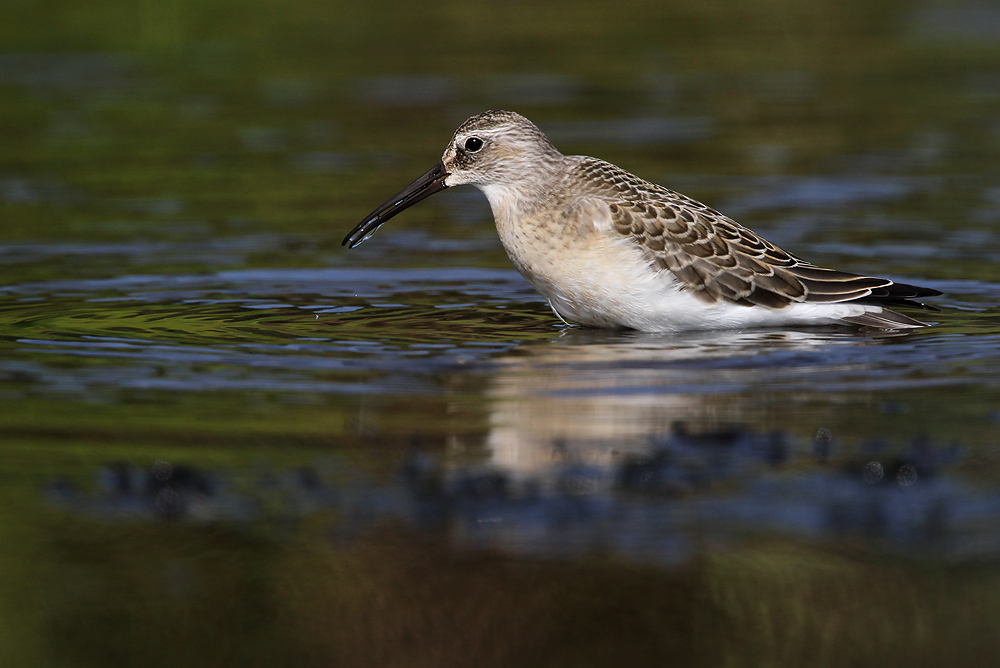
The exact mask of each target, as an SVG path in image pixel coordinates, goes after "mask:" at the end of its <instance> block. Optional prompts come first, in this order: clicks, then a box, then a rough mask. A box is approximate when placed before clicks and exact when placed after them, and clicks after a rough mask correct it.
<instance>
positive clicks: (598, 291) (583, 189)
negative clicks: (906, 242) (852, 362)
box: [343, 110, 941, 333]
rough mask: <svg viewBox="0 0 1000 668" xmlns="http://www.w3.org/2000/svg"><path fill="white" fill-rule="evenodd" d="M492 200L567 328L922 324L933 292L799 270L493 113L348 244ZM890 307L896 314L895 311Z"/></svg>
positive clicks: (743, 233) (678, 198) (502, 232)
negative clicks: (463, 201)
mask: <svg viewBox="0 0 1000 668" xmlns="http://www.w3.org/2000/svg"><path fill="white" fill-rule="evenodd" d="M463 184H471V185H473V186H475V187H477V188H478V189H479V190H481V191H482V192H483V193H484V194H485V195H486V198H487V199H488V200H489V203H490V207H491V209H492V211H493V217H494V219H495V222H496V228H497V233H498V234H499V236H500V241H501V243H502V244H503V247H504V249H505V250H506V251H507V255H508V256H509V257H510V259H511V261H512V262H513V263H514V266H515V267H516V268H517V270H518V271H519V272H520V273H521V274H522V275H523V276H524V278H525V279H527V281H528V282H529V283H530V284H531V285H532V286H533V287H534V288H535V289H536V290H537V291H538V292H540V293H541V294H542V296H543V297H545V299H546V300H547V301H548V303H549V306H550V307H551V308H552V311H553V312H554V313H555V315H556V317H558V318H559V319H560V320H562V321H563V322H564V323H567V324H577V325H583V326H589V327H597V328H609V329H633V330H639V331H643V332H661V333H670V332H682V331H688V330H718V329H751V328H760V327H789V326H792V327H794V326H812V325H819V326H827V325H850V326H854V327H855V328H862V329H871V330H889V331H908V330H913V329H916V328H920V327H926V326H928V323H925V322H922V321H920V320H916V319H914V318H911V317H909V316H907V315H904V314H902V313H898V312H897V311H895V310H892V309H893V308H895V307H914V308H923V309H928V310H937V309H935V308H934V307H933V306H929V305H927V304H924V303H922V302H921V301H919V300H920V299H922V298H924V297H932V296H935V295H940V294H941V292H940V291H938V290H934V289H932V288H924V287H918V286H914V285H907V284H905V283H897V282H894V281H891V280H889V279H887V278H878V277H874V276H865V275H860V274H853V273H848V272H843V271H837V270H834V269H827V268H824V267H820V266H817V265H814V264H812V263H810V262H807V261H805V260H803V259H801V258H799V257H797V256H795V255H793V254H791V253H789V252H787V251H785V250H782V249H781V248H779V247H778V246H776V245H775V244H773V243H771V242H769V241H767V240H766V239H764V238H763V237H761V236H760V235H758V234H756V233H754V232H753V231H751V230H750V229H748V228H746V227H744V226H743V225H740V224H739V223H737V222H736V221H734V220H732V219H731V218H729V217H727V216H725V215H723V214H722V213H719V212H718V211H716V210H715V209H712V208H710V207H708V206H706V205H705V204H702V203H701V202H698V201H696V200H694V199H692V198H690V197H687V196H685V195H682V194H680V193H678V192H675V191H673V190H670V189H668V188H666V187H664V186H661V185H657V184H655V183H651V182H649V181H646V180H644V179H641V178H639V177H638V176H635V175H634V174H631V173H630V172H628V171H626V170H624V169H622V168H621V167H617V166H616V165H613V164H611V163H609V162H605V161H604V160H599V159H597V158H592V157H588V156H579V155H564V154H562V153H561V152H560V151H559V150H558V149H556V147H555V146H554V145H553V144H552V142H551V141H550V140H549V139H548V137H547V136H546V135H545V134H544V133H543V132H542V131H541V130H540V129H539V128H538V127H537V126H536V125H535V124H534V123H532V122H531V121H530V120H528V119H527V118H525V117H524V116H522V115H520V114H518V113H516V112H513V111H505V110H490V111H485V112H483V113H480V114H477V115H475V116H472V117H471V118H469V119H468V120H466V121H465V122H464V123H462V124H461V125H460V126H459V127H458V129H457V130H455V133H454V135H453V136H452V138H451V141H450V142H449V143H448V146H447V148H445V150H444V154H443V155H442V157H441V160H440V161H439V162H438V163H437V164H436V165H434V166H433V167H432V168H431V169H429V170H428V171H427V172H425V173H424V174H423V175H421V176H419V177H418V178H417V179H416V180H414V181H413V182H412V183H411V184H410V185H408V186H407V187H405V188H404V189H403V190H401V191H400V192H398V193H397V194H396V195H394V196H392V197H390V198H389V199H388V200H386V201H385V202H384V203H383V204H382V205H381V206H379V207H377V208H376V209H375V210H374V211H372V212H371V214H369V215H368V216H367V217H365V218H364V220H362V221H361V222H360V223H359V224H358V225H357V226H356V227H355V228H354V229H353V230H351V232H350V233H349V234H348V235H347V236H346V237H345V238H344V242H343V245H344V246H348V247H350V248H354V247H355V246H357V245H358V244H360V243H362V242H363V241H365V240H366V239H368V238H370V237H371V236H372V235H373V234H375V232H376V231H377V230H378V229H379V227H381V226H382V224H384V223H385V222H386V221H388V220H389V219H390V218H392V217H393V216H395V215H397V214H399V213H400V212H402V211H404V210H405V209H407V208H409V207H410V206H412V205H414V204H416V203H417V202H419V201H421V200H423V199H425V198H427V197H430V196H431V195H433V194H434V193H437V192H440V191H442V190H444V189H446V188H451V187H454V186H459V185H463ZM890 307H892V308H890Z"/></svg>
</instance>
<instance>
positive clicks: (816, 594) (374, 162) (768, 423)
mask: <svg viewBox="0 0 1000 668" xmlns="http://www.w3.org/2000/svg"><path fill="white" fill-rule="evenodd" d="M383 4H384V5H385V6H382V5H378V6H375V5H373V6H370V7H368V6H366V7H365V8H356V9H354V10H350V11H348V10H346V9H344V8H342V7H332V6H330V7H327V6H320V5H316V4H315V3H307V2H291V3H286V4H285V5H283V7H282V9H281V10H280V11H276V10H275V8H274V7H272V6H271V5H270V4H269V3H267V2H263V1H256V0H255V1H252V2H247V3H241V5H240V7H239V8H238V9H237V8H234V7H232V6H231V4H230V3H227V2H224V1H222V0H218V1H213V2H207V3H205V2H203V3H188V2H184V1H183V0H172V1H171V2H165V3H147V2H137V3H135V4H134V5H133V6H132V7H131V9H130V10H129V11H125V10H124V9H123V8H122V7H120V6H118V5H117V4H115V3H92V4H91V5H89V6H88V7H87V8H72V7H69V6H67V7H61V8H54V9H53V8H42V7H41V6H40V5H38V4H37V3H33V2H30V1H27V2H19V3H15V4H14V5H12V7H11V8H10V9H9V10H8V11H10V13H11V19H10V20H9V21H5V22H3V23H4V24H5V25H7V26H8V27H7V28H0V90H2V95H0V137H2V138H3V152H2V155H0V221H2V222H0V400H2V401H0V449H2V456H3V462H4V463H3V465H0V495H2V496H3V503H0V544H2V545H3V546H4V547H3V548H0V618H2V619H4V620H5V621H4V624H3V625H0V663H2V665H4V666H8V665H10V666H20V665H32V666H36V665H46V666H47V665H52V666H63V665H67V666H68V665H74V666H75V665H95V666H97V665H100V666H133V665H150V664H152V665H164V666H175V665H180V664H185V663H186V664H190V665H234V664H237V663H238V664H240V665H275V664H278V663H280V664H282V665H284V664H294V665H331V664H336V665H359V666H372V665H420V664H428V665H452V664H454V665H470V664H476V665H566V664H578V665H606V664H608V663H610V662H612V661H614V662H616V663H621V662H629V663H633V664H637V665H645V664H655V665H663V663H664V662H665V661H667V660H669V661H671V662H674V663H684V664H690V665H699V666H704V665H723V664H725V665H763V664H770V665H773V664H785V665H805V664H808V665H838V666H839V665H845V664H846V663H852V664H859V665H874V664H876V663H877V664H881V665H895V664H908V665H909V664H935V665H937V664H941V663H944V662H945V661H948V662H949V663H951V662H958V661H963V660H965V661H966V662H969V663H982V662H983V659H984V657H992V656H995V654H996V652H997V650H998V647H997V643H996V640H995V638H996V637H997V634H996V628H995V626H996V624H995V622H994V621H993V620H995V619H996V618H997V614H998V613H1000V583H998V579H997V578H998V575H1000V570H998V558H1000V538H998V537H1000V458H998V455H997V445H998V435H1000V381H998V379H1000V307H998V306H997V304H998V302H1000V271H998V269H997V267H998V266H1000V265H998V262H1000V227H998V223H1000V194H998V193H1000V172H998V169H997V165H998V164H1000V95H998V94H997V91H998V90H1000V88H998V86H997V82H998V79H997V76H996V73H995V72H996V69H997V67H998V66H1000V51H998V50H997V49H996V46H995V42H996V40H995V39H991V36H992V35H993V34H994V33H995V32H996V26H995V24H996V21H995V20H994V19H995V16H994V14H995V12H992V10H990V9H988V8H983V7H978V6H977V7H967V8H966V7H962V6H955V7H945V6H943V5H942V6H940V7H939V6H937V5H935V6H933V7H931V6H925V5H923V4H917V3H905V2H904V3H895V4H891V5H889V4H881V3H874V4H873V3H848V4H846V5H845V4H843V3H826V4H823V3H820V4H816V3H813V4H812V5H810V10H809V11H808V12H806V11H804V10H803V8H801V7H798V6H793V5H787V6H786V4H784V3H779V4H778V5H774V6H768V7H754V8H750V7H746V8H740V7H735V8H733V9H732V10H725V11H723V10H716V9H712V8H705V7H702V6H701V5H695V4H694V3H690V4H689V5H688V4H683V3H682V4H679V5H678V4H676V3H675V4H672V5H671V6H669V7H659V6H655V7H654V6H652V5H649V6H647V5H645V4H642V5H639V4H636V5H635V6H633V5H632V4H630V3H625V5H622V4H621V3H617V4H616V5H615V6H614V7H608V6H605V5H603V4H600V3H579V6H578V9H577V10H575V12H574V15H573V17H567V16H565V15H564V14H563V13H562V12H561V11H557V10H556V9H555V8H548V7H541V6H539V7H531V8H530V10H529V8H525V7H521V6H520V5H518V4H517V3H513V4H512V3H501V4H499V5H493V4H483V5H468V4H467V3H466V4H462V3H445V4H443V5H440V7H439V9H438V10H435V11H433V12H431V11H428V10H427V9H426V8H423V7H418V6H412V7H411V6H404V5H398V4H393V3H383ZM390 5H391V6H390ZM640 14H641V20H639V19H638V17H639V16H640ZM431 44H433V45H434V48H430V47H429V46H428V45H431ZM581 45H586V46H585V48H584V47H582V46H581ZM491 107H508V108H514V109H516V110H517V111H520V112H522V113H524V114H525V115H527V116H528V117H529V118H532V119H533V120H535V121H537V122H538V123H539V125H540V126H541V127H543V128H544V129H546V130H547V131H548V132H549V133H550V134H551V136H552V138H553V139H554V140H555V141H556V143H557V144H558V145H559V146H560V147H561V148H563V149H564V150H566V151H567V152H578V153H585V154H591V155H597V156H599V157H602V158H605V159H608V160H611V161H613V162H616V163H618V164H621V165H622V166H623V167H625V168H627V169H630V170H631V171H633V172H635V173H637V174H639V175H641V176H643V177H646V178H648V179H650V180H654V181H657V182H660V183H663V184H665V185H667V186H669V187H671V188H674V189H676V190H679V191H681V192H685V193H687V194H690V195H692V196H694V197H697V198H699V199H702V200H704V201H706V202H707V203H709V204H710V205H712V206H714V207H716V208H718V209H720V210H722V211H724V212H726V213H729V214H731V215H732V216H734V217H736V218H737V219H738V220H740V221H741V222H743V223H745V224H747V225H749V226H750V227H752V228H753V229H755V230H757V231H759V232H761V233H762V234H764V235H765V236H766V237H767V238H768V239H770V240H772V241H774V242H776V243H778V244H780V245H782V246H784V247H786V248H787V249H788V250H790V251H792V252H794V253H796V254H797V255H800V256H802V257H805V258H807V259H809V260H811V261H814V262H816V263H818V264H824V265H829V266H835V267H837V268H841V269H844V270H848V271H857V272H861V273H873V274H876V275H886V276H889V277H892V278H897V279H901V280H904V281H907V282H912V283H915V284H918V285H926V286H928V287H933V288H937V289H939V290H941V291H943V292H944V295H943V296H942V297H940V298H937V299H935V300H934V304H935V305H936V306H938V307H939V308H940V309H941V310H940V311H939V312H925V313H921V314H915V315H918V317H922V318H923V319H926V320H931V321H933V322H934V323H935V325H934V326H933V327H931V328H927V329H924V330H921V331H917V332H913V333H910V334H906V335H900V336H872V335H866V334H863V333H859V332H856V331H853V330H851V329H849V328H844V329H839V328H827V329H796V330H776V331H746V332H714V333H690V334H684V335H674V336H661V335H648V334H640V333H635V332H602V331H593V330H585V329H581V328H571V327H566V326H564V325H563V324H562V323H560V322H559V321H558V320H557V319H556V318H555V317H554V316H553V315H552V313H551V311H550V310H549V309H548V307H547V305H546V304H545V303H544V301H543V300H542V299H541V298H540V297H539V296H538V295H537V294H536V293H535V292H534V291H533V290H532V289H531V287H530V286H529V285H528V284H527V283H526V282H525V281H524V280H523V279H522V278H521V277H520V276H519V275H518V274H517V272H516V271H514V270H513V268H512V267H511V265H510V263H509V261H508V260H507V258H506V256H505V254H504V253H503V250H502V248H501V247H500V245H499V242H498V241H497V238H496V233H495V231H494V230H493V227H492V221H491V216H490V212H489V208H488V206H487V204H486V202H485V199H484V198H483V197H482V196H481V195H480V194H479V193H478V192H477V191H475V190H472V189H468V190H466V189H455V190H449V191H447V192H445V193H442V194H440V195H437V196H435V197H434V198H432V199H430V200H428V201H426V202H423V203H421V204H420V205H418V206H416V207H414V208H413V209H410V210H408V211H407V212H406V213H405V214H404V215H402V216H399V217H397V218H395V219H393V220H392V221H391V222H390V223H389V224H388V225H387V226H385V227H384V228H382V229H381V230H380V232H379V233H378V235H377V236H375V237H374V238H372V239H371V240H369V241H368V242H366V243H365V244H364V245H362V246H360V247H359V248H357V249H355V250H353V251H347V250H345V249H343V248H341V246H340V240H341V239H342V238H343V235H344V234H345V233H346V232H348V231H349V230H350V229H351V228H352V227H353V226H354V225H355V224H356V223H357V222H358V220H360V219H361V217H362V216H363V215H364V214H366V213H367V212H368V211H370V210H371V208H372V207H373V206H375V205H376V204H378V203H379V202H381V201H383V200H384V199H385V197H387V196H388V195H390V194H391V193H393V192H396V191H397V190H398V189H399V188H400V187H401V186H403V185H405V184H406V183H408V182H409V181H410V180H411V179H412V178H413V177H415V176H416V175H418V174H420V173H421V172H422V171H424V170H426V169H427V168H428V167H429V166H430V165H431V164H433V162H434V161H436V160H437V159H438V157H439V155H440V152H441V150H442V148H443V145H444V142H445V141H446V140H447V138H448V137H449V136H450V133H451V131H452V130H453V128H454V127H455V126H456V125H457V124H458V123H459V122H461V121H462V120H464V118H466V117H467V116H468V115H470V114H472V113H475V112H477V111H480V110H482V109H485V108H491Z"/></svg>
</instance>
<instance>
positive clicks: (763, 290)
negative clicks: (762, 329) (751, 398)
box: [580, 158, 940, 328]
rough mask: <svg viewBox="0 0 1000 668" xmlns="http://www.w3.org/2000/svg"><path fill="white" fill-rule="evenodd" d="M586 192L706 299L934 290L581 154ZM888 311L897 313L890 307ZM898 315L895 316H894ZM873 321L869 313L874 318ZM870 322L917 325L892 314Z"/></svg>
mask: <svg viewBox="0 0 1000 668" xmlns="http://www.w3.org/2000/svg"><path fill="white" fill-rule="evenodd" d="M580 169H581V170H582V175H583V176H584V177H586V178H585V182H589V183H588V188H587V193H588V194H589V195H591V196H596V197H598V198H600V199H602V200H604V201H605V202H606V203H607V206H608V208H609V209H610V213H611V223H612V226H613V228H614V230H615V231H616V232H617V233H618V234H620V235H622V236H623V237H625V238H628V239H631V240H632V241H634V242H635V243H636V244H638V246H639V247H640V248H641V249H642V250H643V252H644V254H645V255H646V256H647V257H648V259H649V261H650V262H651V264H652V265H653V266H654V267H656V268H657V269H659V270H662V271H669V272H670V273H672V274H673V275H674V276H675V277H676V278H677V279H678V280H679V281H680V282H681V283H682V284H683V286H684V287H685V288H687V289H688V290H690V291H691V292H692V293H693V294H694V295H696V296H697V297H699V298H700V299H701V300H703V301H705V302H707V303H715V302H718V301H720V300H725V301H728V302H731V303H734V304H740V305H744V306H765V307H768V308H782V307H784V306H787V305H789V304H792V303H800V302H806V303H809V302H813V303H837V302H847V301H856V300H870V301H872V302H873V303H879V304H897V305H906V306H916V307H924V308H927V307H926V306H925V305H924V304H921V303H920V302H916V301H911V299H913V298H916V297H926V296H932V295H935V294H940V293H939V292H938V291H936V290H931V289H928V288H918V287H915V286H910V285H905V284H895V283H893V282H892V281H891V280H889V279H885V278H875V277H872V276H862V275H858V274H851V273H847V272H842V271H835V270H833V269H825V268H823V267H817V266H815V265H812V264H810V263H808V262H805V261H804V260H801V259H800V258H798V257H796V256H794V255H792V254H791V253H788V252H786V251H784V250H782V249H781V248H778V247H777V246H775V245H774V244H772V243H770V242H769V241H767V240H766V239H763V238H762V237H760V236H758V235H757V234H755V233H754V232H753V231H751V230H749V229H747V228H746V227H743V226H742V225H740V224H739V223H737V222H736V221H734V220H732V219H730V218H728V217H726V216H724V215H723V214H721V213H719V212H718V211H715V210H714V209H711V208H709V207H708V206H706V205H704V204H702V203H701V202H698V201H696V200H693V199H691V198H689V197H686V196H684V195H681V194H680V193H677V192H674V191H672V190H669V189H667V188H664V187H662V186H659V185H656V184H653V183H650V182H648V181H644V180H642V179H640V178H638V177H636V176H634V175H633V174H631V173H629V172H626V171H625V170H623V169H621V168H619V167H616V166H615V165H612V164H610V163H607V162H604V161H602V160H597V159H595V158H583V159H582V160H581V163H580ZM889 313H892V312H891V311H890V312H889ZM893 316H898V318H896V317H893ZM868 320H871V318H869V319H868ZM857 324H861V325H864V326H869V327H883V328H884V327H901V326H906V327H913V326H920V325H922V324H923V323H920V322H919V321H917V320H913V319H912V318H908V317H906V316H901V315H899V314H894V313H893V314H892V316H888V315H887V316H886V317H885V318H883V319H880V320H879V323H878V324H877V323H876V322H874V321H872V322H868V321H867V320H866V322H864V323H860V322H859V323H857Z"/></svg>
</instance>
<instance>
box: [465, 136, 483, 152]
mask: <svg viewBox="0 0 1000 668" xmlns="http://www.w3.org/2000/svg"><path fill="white" fill-rule="evenodd" d="M482 147H483V140H482V139H480V138H479V137H469V138H468V139H466V140H465V150H466V151H468V152H469V153H475V152H476V151H478V150H479V149H481V148H482Z"/></svg>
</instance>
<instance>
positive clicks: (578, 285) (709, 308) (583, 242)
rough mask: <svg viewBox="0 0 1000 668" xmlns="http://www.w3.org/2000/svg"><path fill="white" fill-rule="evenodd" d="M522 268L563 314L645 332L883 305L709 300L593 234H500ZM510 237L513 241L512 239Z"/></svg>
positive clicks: (840, 313)
mask: <svg viewBox="0 0 1000 668" xmlns="http://www.w3.org/2000/svg"><path fill="white" fill-rule="evenodd" d="M501 238H502V240H503V241H504V247H505V248H506V249H507V253H508V255H509V256H510V257H511V259H512V260H513V262H514V264H515V266H516V267H517V269H518V270H519V271H520V272H521V274H522V275H523V276H524V277H525V278H526V279H527V280H528V282H529V283H531V285H532V286H534V288H535V289H536V290H538V291H539V292H540V293H541V294H542V295H543V296H544V297H545V298H546V299H547V300H548V302H549V304H550V305H551V306H552V309H553V310H554V311H555V312H556V313H557V314H558V315H559V316H560V317H561V318H562V319H564V320H566V321H568V322H571V323H576V324H580V325H586V326H590V327H602V328H629V329H636V330H640V331H644V332H676V331H686V330H709V329H743V328H753V327H777V326H788V325H830V324H837V323H839V322H841V321H842V319H843V318H845V317H851V316H858V315H861V314H863V313H866V312H871V311H881V307H878V306H873V305H863V304H852V303H840V304H817V303H793V304H790V305H788V306H785V307H784V308H779V309H772V308H767V307H763V306H749V307H748V306H742V305H738V304H733V303H731V302H726V301H718V302H715V303H707V302H705V301H703V300H702V299H699V298H698V297H697V296H696V295H695V294H694V293H693V292H691V290H690V289H689V288H686V287H685V286H684V285H683V284H682V283H681V282H680V281H679V280H677V279H676V278H675V277H674V276H673V274H672V273H671V272H670V271H668V270H658V269H656V268H655V267H654V266H653V265H652V263H651V262H650V261H649V260H648V259H647V258H646V257H645V255H644V254H643V253H642V251H641V250H640V249H639V248H638V247H636V246H635V245H634V244H632V243H631V242H629V240H627V239H624V238H614V237H611V236H610V235H603V234H599V233H597V234H592V235H588V236H585V237H584V238H581V239H575V238H572V237H571V238H570V239H568V240H564V241H563V242H562V243H552V241H553V237H552V236H548V237H543V238H544V239H545V243H542V242H540V241H539V238H538V237H532V238H531V240H532V241H534V243H532V244H527V245H525V244H524V243H522V242H523V240H524V237H520V238H515V239H510V240H508V239H503V236H502V237H501ZM508 241H509V242H510V243H508Z"/></svg>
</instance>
